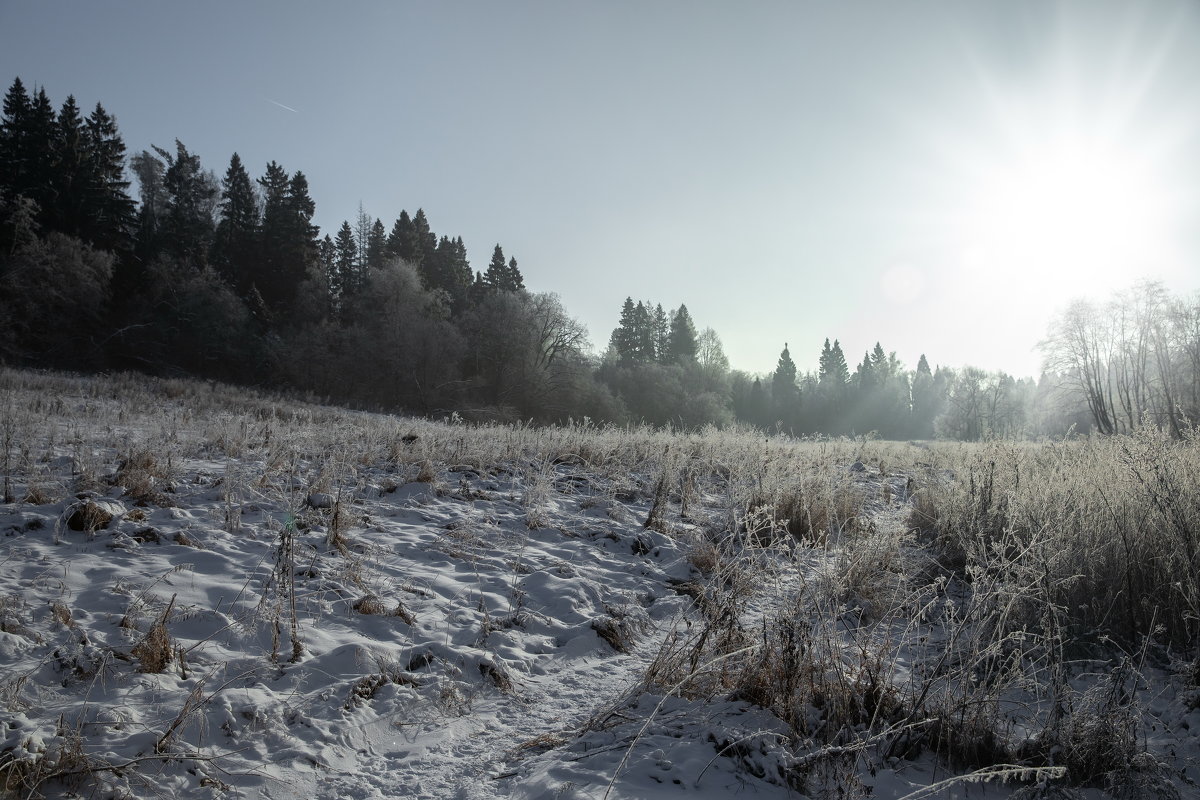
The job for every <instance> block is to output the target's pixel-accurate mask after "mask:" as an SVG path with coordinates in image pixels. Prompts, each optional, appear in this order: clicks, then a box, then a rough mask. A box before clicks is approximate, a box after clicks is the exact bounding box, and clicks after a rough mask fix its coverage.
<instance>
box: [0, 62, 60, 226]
mask: <svg viewBox="0 0 1200 800" xmlns="http://www.w3.org/2000/svg"><path fill="white" fill-rule="evenodd" d="M57 134H58V129H57V124H56V120H55V116H54V108H53V107H52V106H51V105H50V98H49V97H47V96H46V90H45V89H39V90H38V91H37V93H36V94H34V95H33V96H32V97H30V96H29V94H28V93H27V92H26V91H25V86H24V84H22V83H21V79H20V78H17V79H16V80H14V81H13V84H12V86H11V87H10V88H9V90H8V93H7V94H6V95H5V97H4V117H3V120H0V187H2V188H3V192H2V193H0V194H3V196H5V197H7V198H8V199H12V198H16V197H26V198H28V199H29V200H32V201H33V202H35V203H36V204H37V208H38V224H39V225H41V226H42V227H43V228H47V227H49V228H50V229H51V230H53V229H55V228H54V225H53V223H54V222H55V209H54V207H53V206H54V204H53V197H54V194H53V192H54V188H53V187H54V182H55V181H54V169H53V167H54V158H55V141H56V139H57Z"/></svg>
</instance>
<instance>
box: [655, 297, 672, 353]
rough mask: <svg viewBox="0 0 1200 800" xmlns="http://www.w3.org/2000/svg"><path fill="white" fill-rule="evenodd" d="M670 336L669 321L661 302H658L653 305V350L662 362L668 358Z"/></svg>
mask: <svg viewBox="0 0 1200 800" xmlns="http://www.w3.org/2000/svg"><path fill="white" fill-rule="evenodd" d="M670 338H671V321H670V318H669V317H668V316H667V312H666V311H665V310H664V309H663V307H662V303H659V304H658V305H656V306H655V307H654V352H655V353H656V354H657V355H658V360H659V361H661V362H662V363H664V364H665V363H666V362H667V361H668V359H669V358H670V356H669V350H670V347H669V343H670Z"/></svg>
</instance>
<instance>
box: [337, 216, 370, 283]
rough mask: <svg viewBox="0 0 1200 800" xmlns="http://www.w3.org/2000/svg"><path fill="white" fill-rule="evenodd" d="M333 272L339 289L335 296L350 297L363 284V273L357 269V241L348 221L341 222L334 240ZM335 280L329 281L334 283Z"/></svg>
mask: <svg viewBox="0 0 1200 800" xmlns="http://www.w3.org/2000/svg"><path fill="white" fill-rule="evenodd" d="M333 246H334V252H335V254H336V255H335V256H334V273H335V274H336V276H337V277H336V279H335V281H336V285H337V287H338V289H339V291H338V294H337V296H338V297H339V298H342V297H351V296H353V295H356V294H358V292H359V290H360V289H361V288H362V285H363V277H364V276H363V275H362V273H361V272H360V271H359V260H358V242H357V241H356V239H355V236H354V230H353V229H352V228H351V227H350V223H349V222H343V223H342V227H341V228H339V229H338V232H337V238H336V239H335V240H334V243H333ZM335 281H331V282H330V283H331V285H334V283H335Z"/></svg>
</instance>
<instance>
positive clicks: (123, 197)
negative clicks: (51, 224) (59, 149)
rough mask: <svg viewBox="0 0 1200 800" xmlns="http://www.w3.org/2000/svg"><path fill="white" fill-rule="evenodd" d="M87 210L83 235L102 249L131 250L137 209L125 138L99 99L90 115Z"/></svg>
mask: <svg viewBox="0 0 1200 800" xmlns="http://www.w3.org/2000/svg"><path fill="white" fill-rule="evenodd" d="M87 154H88V158H87V165H86V170H85V174H86V180H85V182H84V184H83V192H84V195H85V197H86V203H85V212H84V214H83V217H82V219H81V220H80V223H79V224H80V236H81V237H82V238H83V240H84V241H86V242H91V243H92V245H93V246H95V247H98V248H100V249H101V250H108V251H110V252H114V253H125V252H127V251H128V250H129V248H130V244H131V237H132V235H133V230H134V222H135V218H136V212H135V209H134V203H133V199H132V198H131V197H130V196H129V181H128V180H126V179H125V142H124V141H122V139H121V134H120V132H119V131H118V130H117V121H116V119H115V118H113V116H112V115H111V114H109V113H108V112H107V111H105V110H104V107H103V106H101V105H100V104H99V103H97V104H96V108H95V109H93V110H92V113H91V114H90V115H89V116H88V118H87Z"/></svg>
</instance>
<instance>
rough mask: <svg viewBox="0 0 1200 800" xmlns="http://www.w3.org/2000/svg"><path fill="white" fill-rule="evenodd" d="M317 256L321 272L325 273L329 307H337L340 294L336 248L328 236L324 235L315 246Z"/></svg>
mask: <svg viewBox="0 0 1200 800" xmlns="http://www.w3.org/2000/svg"><path fill="white" fill-rule="evenodd" d="M317 256H318V258H319V259H320V262H321V271H322V272H324V273H325V285H326V286H328V287H329V297H330V300H331V303H330V306H331V307H332V308H334V309H337V307H338V299H339V298H340V297H341V294H342V282H341V275H340V274H339V273H338V268H337V246H336V245H335V244H334V243H333V239H330V238H329V234H325V236H324V238H322V239H321V243H320V244H319V245H318V246H317Z"/></svg>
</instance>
